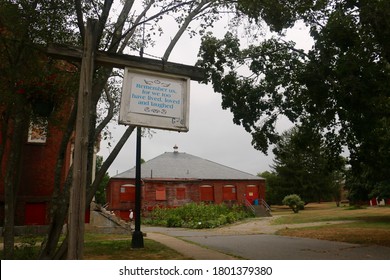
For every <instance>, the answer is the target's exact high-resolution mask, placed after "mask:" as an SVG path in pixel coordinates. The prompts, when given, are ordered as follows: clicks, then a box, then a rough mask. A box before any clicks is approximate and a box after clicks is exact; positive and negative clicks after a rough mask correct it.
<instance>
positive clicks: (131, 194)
mask: <svg viewBox="0 0 390 280" xmlns="http://www.w3.org/2000/svg"><path fill="white" fill-rule="evenodd" d="M119 200H120V202H134V201H135V186H134V185H131V184H126V185H122V186H121V190H120V194H119Z"/></svg>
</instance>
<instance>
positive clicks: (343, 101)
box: [198, 0, 390, 199]
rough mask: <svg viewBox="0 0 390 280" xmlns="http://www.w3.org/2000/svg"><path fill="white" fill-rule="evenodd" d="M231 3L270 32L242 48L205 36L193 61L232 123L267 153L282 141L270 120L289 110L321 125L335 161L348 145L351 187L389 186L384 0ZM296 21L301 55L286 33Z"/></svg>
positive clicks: (388, 5)
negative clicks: (304, 31)
mask: <svg viewBox="0 0 390 280" xmlns="http://www.w3.org/2000/svg"><path fill="white" fill-rule="evenodd" d="M238 3H239V8H240V9H241V10H242V11H244V12H245V13H247V14H248V15H249V16H250V17H252V18H254V19H255V20H259V21H261V20H264V21H265V22H266V23H267V24H268V25H269V26H270V29H271V30H272V31H274V33H273V35H272V37H271V38H269V39H265V40H263V41H261V42H258V44H252V45H248V46H244V47H242V46H241V44H240V40H239V38H238V37H237V36H235V35H233V34H232V33H230V32H228V33H227V34H226V35H225V37H224V38H222V39H218V38H215V37H214V36H213V35H212V34H207V35H206V36H204V38H203V41H202V46H201V49H200V52H199V56H200V60H199V63H198V65H200V66H202V67H203V68H204V69H206V71H207V75H208V77H207V79H206V81H205V82H206V83H207V82H212V84H213V87H214V90H215V91H217V92H220V93H221V94H222V106H223V107H224V108H229V109H230V110H231V111H232V112H233V114H234V122H235V123H236V124H240V125H242V126H244V128H245V129H246V130H247V131H248V132H249V133H251V134H252V136H253V141H252V143H253V145H254V146H255V147H256V148H257V149H259V150H261V151H263V152H264V153H266V152H267V150H268V148H269V146H270V145H272V144H276V143H278V142H279V140H280V132H278V131H277V129H276V124H277V121H278V119H279V118H280V116H286V117H287V118H288V119H289V120H290V121H291V122H293V123H294V124H298V125H299V126H300V127H307V128H310V130H317V131H320V132H321V135H322V137H323V138H324V139H325V143H326V145H327V146H328V148H329V149H328V151H329V152H331V153H332V154H333V156H334V158H337V157H338V156H339V155H340V154H341V153H342V152H343V151H344V150H347V151H348V153H349V164H350V165H351V173H350V174H351V175H352V176H353V180H354V182H355V184H354V186H355V187H356V188H358V189H366V192H365V197H366V198H365V199H367V195H368V193H370V192H371V191H372V190H373V189H378V188H377V187H376V186H382V187H381V188H380V189H382V190H383V189H386V188H389V187H390V181H389V176H388V173H387V170H388V169H389V167H390V149H389V143H390V142H389V136H390V132H389V131H390V130H389V121H390V98H389V97H390V87H389V86H390V67H389V65H390V64H389V62H390V61H389V40H388V38H389V30H390V20H389V18H388V15H389V14H390V2H389V1H382V0H374V1H370V0H322V1H310V0H302V1H292V0H291V1H264V0H258V1H245V0H243V1H238ZM298 21H300V22H303V23H304V24H305V25H306V26H307V27H308V28H309V30H310V34H309V35H310V36H311V38H312V39H313V40H314V44H313V46H312V48H311V49H310V50H308V51H305V50H301V49H297V48H296V44H295V42H292V41H288V40H286V39H285V36H284V34H285V31H286V28H289V27H291V26H293V25H294V24H295V23H296V22H298ZM384 186H386V187H384ZM353 193H354V192H351V194H353ZM356 193H357V192H356ZM363 199H364V198H363Z"/></svg>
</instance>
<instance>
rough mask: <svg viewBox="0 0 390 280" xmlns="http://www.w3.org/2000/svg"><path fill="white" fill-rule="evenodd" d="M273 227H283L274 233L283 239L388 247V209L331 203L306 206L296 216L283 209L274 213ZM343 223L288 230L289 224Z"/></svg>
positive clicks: (389, 223) (389, 233)
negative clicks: (292, 238)
mask: <svg viewBox="0 0 390 280" xmlns="http://www.w3.org/2000/svg"><path fill="white" fill-rule="evenodd" d="M274 214H275V216H279V217H278V218H276V219H275V220H274V222H273V223H274V224H276V225H281V224H283V225H286V228H285V229H282V230H279V231H278V232H277V234H279V235H284V236H294V237H305V238H315V239H322V240H331V241H340V242H349V243H355V244H367V245H380V246H387V247H390V207H363V208H353V207H336V205H334V203H321V204H308V205H307V206H306V207H305V210H304V211H301V212H299V213H298V214H293V213H292V212H291V213H290V212H287V211H286V209H284V208H281V207H280V208H277V209H275V211H274ZM327 221H346V223H340V224H325V225H323V226H315V227H302V228H294V229H293V228H288V225H290V224H301V223H312V222H327Z"/></svg>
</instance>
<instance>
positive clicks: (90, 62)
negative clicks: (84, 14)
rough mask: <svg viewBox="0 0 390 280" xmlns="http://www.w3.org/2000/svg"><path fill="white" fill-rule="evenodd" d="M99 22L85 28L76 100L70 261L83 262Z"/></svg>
mask: <svg viewBox="0 0 390 280" xmlns="http://www.w3.org/2000/svg"><path fill="white" fill-rule="evenodd" d="M96 26H97V20H93V19H88V21H87V26H86V28H85V38H84V49H83V56H82V61H81V70H80V85H79V94H78V99H77V118H76V131H75V148H74V159H73V170H74V171H73V180H72V186H71V188H70V202H69V217H68V255H67V258H68V259H70V260H79V259H83V253H84V252H83V251H84V228H85V210H86V190H87V185H88V184H90V182H88V179H87V178H88V176H87V165H88V142H89V141H88V134H89V129H90V115H91V113H90V108H91V103H92V102H91V97H92V80H93V72H94V60H95V58H94V56H95V49H96Z"/></svg>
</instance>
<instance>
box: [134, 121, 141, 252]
mask: <svg viewBox="0 0 390 280" xmlns="http://www.w3.org/2000/svg"><path fill="white" fill-rule="evenodd" d="M136 145H137V147H136V159H135V222H134V224H135V226H134V232H133V237H132V240H131V247H132V248H134V249H136V248H144V236H143V233H142V231H141V187H142V183H141V127H140V126H137V143H136Z"/></svg>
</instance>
